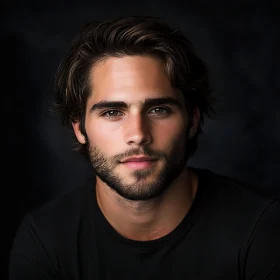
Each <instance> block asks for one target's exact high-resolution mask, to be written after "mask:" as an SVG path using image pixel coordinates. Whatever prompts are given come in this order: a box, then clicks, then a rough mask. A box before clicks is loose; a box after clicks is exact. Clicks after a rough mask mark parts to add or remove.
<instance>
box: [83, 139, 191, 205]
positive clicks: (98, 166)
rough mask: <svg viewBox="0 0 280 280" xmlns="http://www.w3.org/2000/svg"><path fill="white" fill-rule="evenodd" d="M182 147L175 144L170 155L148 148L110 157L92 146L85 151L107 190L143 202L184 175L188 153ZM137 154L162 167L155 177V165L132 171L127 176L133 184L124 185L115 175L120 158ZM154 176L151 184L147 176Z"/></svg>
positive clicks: (155, 195)
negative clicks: (155, 160) (159, 163)
mask: <svg viewBox="0 0 280 280" xmlns="http://www.w3.org/2000/svg"><path fill="white" fill-rule="evenodd" d="M182 146H183V145H176V144H174V145H173V147H174V148H173V150H172V152H171V153H170V154H171V155H170V156H168V155H167V154H166V153H164V152H162V151H154V150H151V149H150V148H148V147H142V148H140V149H131V150H129V151H127V152H125V153H123V154H119V155H116V156H113V157H106V156H105V155H104V154H103V153H102V152H101V150H100V149H99V148H97V147H95V146H90V147H89V149H88V152H89V157H90V160H91V163H92V166H93V169H94V172H95V174H96V176H97V177H99V178H100V179H101V180H102V181H103V182H105V183H106V184H107V186H108V187H110V188H111V189H112V190H113V191H115V192H117V193H118V194H119V195H120V196H121V197H123V198H124V199H126V200H131V201H145V200H149V199H153V198H156V197H158V196H160V195H162V194H163V193H164V192H165V191H166V190H167V189H168V188H169V186H170V185H171V183H172V182H173V181H174V180H175V179H176V178H177V177H178V176H179V175H180V174H181V173H182V172H183V170H184V168H185V166H186V163H187V153H186V147H185V146H183V147H182ZM140 154H141V155H145V156H149V157H152V158H154V159H157V160H158V161H162V163H163V166H162V168H161V170H160V171H159V172H158V174H156V173H155V172H156V170H155V169H156V168H155V167H154V166H153V167H151V168H149V169H145V170H134V171H131V173H130V175H129V176H130V177H131V178H132V181H133V183H130V184H129V183H126V182H125V179H123V178H121V176H119V175H118V174H117V172H116V168H117V167H118V165H119V164H122V163H120V161H121V159H123V158H125V157H130V156H135V155H140ZM156 164H157V163H156ZM153 173H154V174H155V175H154V178H153V180H152V182H151V180H146V179H147V178H148V177H149V176H153ZM148 179H149V178H148ZM147 181H149V182H147Z"/></svg>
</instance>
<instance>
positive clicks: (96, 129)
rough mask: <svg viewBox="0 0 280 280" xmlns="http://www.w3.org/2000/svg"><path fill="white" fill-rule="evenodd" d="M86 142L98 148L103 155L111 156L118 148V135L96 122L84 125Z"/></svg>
mask: <svg viewBox="0 0 280 280" xmlns="http://www.w3.org/2000/svg"><path fill="white" fill-rule="evenodd" d="M86 131H87V136H88V140H89V143H90V145H91V146H93V147H97V148H99V149H100V150H101V151H102V152H103V153H104V154H107V155H113V154H115V153H116V151H117V148H118V143H119V142H120V141H119V138H120V137H119V133H117V132H116V131H114V132H112V129H110V128H108V127H107V126H106V125H104V124H103V125H102V124H100V123H97V122H94V121H92V122H88V123H87V124H86Z"/></svg>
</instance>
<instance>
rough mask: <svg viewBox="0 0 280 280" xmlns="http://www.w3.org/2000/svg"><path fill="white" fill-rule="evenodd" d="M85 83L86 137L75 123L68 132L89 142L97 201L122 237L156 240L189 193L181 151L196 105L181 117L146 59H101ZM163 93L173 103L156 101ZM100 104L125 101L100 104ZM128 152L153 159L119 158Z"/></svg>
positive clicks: (192, 185)
mask: <svg viewBox="0 0 280 280" xmlns="http://www.w3.org/2000/svg"><path fill="white" fill-rule="evenodd" d="M90 85H91V89H92V94H91V95H90V97H89V99H88V101H87V106H86V118H85V129H86V133H87V137H85V136H84V135H83V134H82V133H81V131H80V124H79V122H76V123H73V129H74V132H75V134H76V137H77V139H78V141H79V142H80V143H81V144H85V143H86V139H87V141H88V143H89V153H90V157H91V161H92V164H93V168H94V170H95V171H96V174H97V178H96V197H97V202H98V205H99V207H100V209H101V211H102V212H103V214H104V216H105V218H106V219H107V220H108V222H109V223H110V224H111V225H112V226H113V227H114V229H115V230H116V231H117V232H119V233H120V234H121V235H122V236H124V237H126V238H129V239H133V240H138V241H147V240H154V239H157V238H160V237H162V236H164V235H166V234H168V233H170V232H171V231H173V230H174V229H175V228H176V227H177V226H178V225H179V223H180V222H181V221H182V219H183V218H184V217H185V215H186V214H187V212H188V210H189V208H190V206H191V204H192V201H193V199H194V196H195V193H196V189H197V183H198V182H197V181H198V179H197V175H196V174H195V173H194V172H193V171H191V170H190V169H189V168H188V167H187V158H186V156H185V151H186V145H187V140H188V135H195V133H196V130H197V128H198V124H199V118H200V112H199V110H198V108H195V110H194V112H193V121H192V123H189V122H188V114H187V110H186V108H185V105H184V97H183V95H182V93H181V92H180V91H179V90H177V89H175V88H172V86H171V84H170V80H169V77H168V75H167V72H166V70H165V68H164V64H163V62H162V61H161V60H160V59H159V58H155V57H151V56H124V57H121V58H120V57H118V58H117V57H109V58H106V59H105V60H104V61H102V62H99V63H98V64H96V65H95V66H94V67H93V68H92V70H91V73H90ZM162 98H165V99H166V98H169V99H172V100H175V102H173V103H170V102H165V103H160V104H159V103H158V99H162ZM147 99H153V100H156V101H155V102H154V103H153V104H151V103H149V102H147ZM104 101H106V102H108V101H109V102H115V101H121V102H123V103H124V104H109V105H110V106H106V107H104V106H100V104H102V105H104ZM135 155H137V156H141V155H146V156H150V158H152V159H153V161H145V162H144V163H143V162H142V163H140V164H139V163H136V165H135V164H134V165H133V164H132V165H131V163H130V164H127V163H124V162H123V161H124V160H125V159H127V158H128V157H131V156H135Z"/></svg>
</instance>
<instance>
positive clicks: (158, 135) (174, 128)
mask: <svg viewBox="0 0 280 280" xmlns="http://www.w3.org/2000/svg"><path fill="white" fill-rule="evenodd" d="M186 130H187V129H186V124H185V123H184V122H183V121H181V120H177V121H170V122H166V123H162V124H156V125H155V126H154V127H153V134H154V140H156V142H157V145H158V146H159V147H162V148H167V147H170V149H172V148H173V146H174V144H179V145H180V143H185V139H186V133H187V131H186Z"/></svg>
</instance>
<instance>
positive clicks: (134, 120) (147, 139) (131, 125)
mask: <svg viewBox="0 0 280 280" xmlns="http://www.w3.org/2000/svg"><path fill="white" fill-rule="evenodd" d="M124 139H125V142H126V143H127V144H128V145H130V146H141V145H148V144H150V143H151V142H152V136H151V133H150V124H149V121H148V120H147V118H145V116H143V115H141V114H137V115H134V116H129V118H128V119H127V120H126V123H125V125H124Z"/></svg>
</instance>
